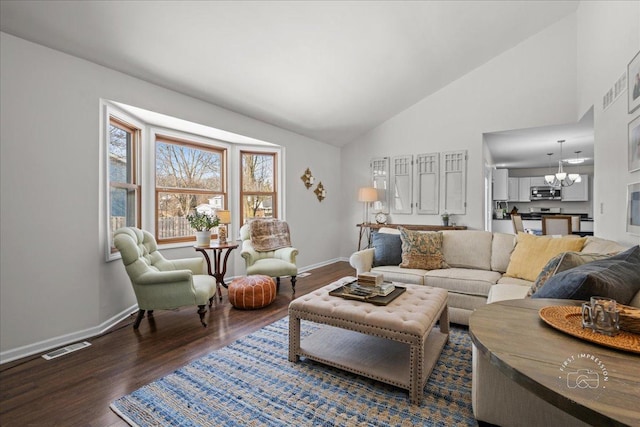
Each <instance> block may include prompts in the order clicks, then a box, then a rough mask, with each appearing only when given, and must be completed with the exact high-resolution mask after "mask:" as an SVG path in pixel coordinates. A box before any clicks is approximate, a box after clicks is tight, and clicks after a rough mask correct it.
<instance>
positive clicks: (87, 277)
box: [0, 33, 342, 361]
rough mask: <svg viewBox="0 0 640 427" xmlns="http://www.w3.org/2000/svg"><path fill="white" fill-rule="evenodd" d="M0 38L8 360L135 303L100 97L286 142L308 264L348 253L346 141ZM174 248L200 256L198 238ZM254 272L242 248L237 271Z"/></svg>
mask: <svg viewBox="0 0 640 427" xmlns="http://www.w3.org/2000/svg"><path fill="white" fill-rule="evenodd" d="M0 43H1V49H0V54H1V57H0V58H1V60H0V66H1V68H0V84H1V86H0V92H1V93H2V97H1V105H0V106H1V121H2V128H1V133H0V141H1V142H0V150H1V151H0V153H1V155H0V157H1V183H2V192H1V200H0V207H1V222H0V224H1V238H0V245H1V248H0V254H1V265H0V274H1V275H0V277H1V280H0V358H1V359H2V361H7V360H8V359H10V358H12V357H14V356H16V355H23V354H26V353H30V352H34V351H39V350H42V349H43V348H46V347H51V346H55V345H59V344H61V343H62V342H63V341H72V340H74V339H79V338H84V337H85V336H87V335H90V334H92V333H95V332H96V331H98V330H100V329H101V328H102V327H105V326H108V324H109V321H110V319H112V318H113V317H114V316H116V318H117V316H120V315H122V313H123V311H124V310H126V309H128V308H130V307H131V306H132V305H133V304H135V298H134V296H133V292H132V290H131V286H130V285H129V282H128V278H127V277H126V275H125V273H124V269H123V266H122V264H121V262H120V261H115V262H111V263H106V262H105V261H104V254H103V252H102V251H103V247H104V245H103V243H102V239H104V236H103V235H102V233H101V231H100V230H101V229H102V227H101V225H100V224H99V207H100V201H99V176H98V167H99V132H100V129H99V117H100V111H99V107H100V102H99V100H100V98H105V99H110V100H114V101H119V102H123V103H125V104H129V105H134V106H137V107H141V108H145V109H148V110H152V111H156V112H159V113H162V114H167V115H170V116H174V117H178V118H181V119H185V120H190V121H193V122H196V123H200V124H204V125H207V126H212V127H216V128H219V129H224V130H226V131H230V132H235V133H239V134H243V135H246V136H250V137H253V138H257V139H261V140H264V141H269V142H273V143H276V144H279V145H281V146H283V147H285V153H286V154H285V161H286V163H285V171H284V172H285V176H286V178H287V179H286V180H285V182H286V184H285V186H286V194H287V204H286V215H287V217H286V219H287V221H288V222H289V224H290V227H291V233H292V239H293V242H294V244H295V245H296V246H297V247H298V248H299V249H300V255H299V258H298V259H299V266H300V267H301V268H305V267H308V266H313V265H317V264H322V263H326V262H328V261H330V260H333V259H335V258H336V256H337V255H338V254H337V251H336V250H335V246H336V243H335V242H336V241H338V240H339V231H340V230H339V228H338V226H337V224H338V222H339V220H340V219H341V218H342V215H341V212H340V211H341V209H340V206H341V204H340V201H341V199H340V197H339V195H340V194H341V179H340V173H339V169H340V168H339V165H340V150H339V149H337V148H336V147H333V146H330V145H327V144H324V143H320V142H317V141H314V140H311V139H309V138H306V137H303V136H300V135H297V134H294V133H291V132H288V131H285V130H282V129H279V128H276V127H274V126H271V125H268V124H265V123H263V122H259V121H256V120H253V119H250V118H247V117H245V116H242V115H238V114H235V113H233V112H230V111H228V110H224V109H222V108H219V107H216V106H214V105H211V104H209V103H206V102H203V101H200V100H197V99H194V98H191V97H188V96H184V95H181V94H179V93H176V92H173V91H170V90H166V89H164V88H161V87H158V86H155V85H152V84H149V83H146V82H144V81H142V80H139V79H135V78H132V77H130V76H127V75H125V74H122V73H118V72H115V71H113V70H110V69H107V68H104V67H101V66H98V65H95V64H93V63H90V62H87V61H84V60H81V59H78V58H75V57H73V56H69V55H66V54H63V53H60V52H58V51H55V50H51V49H48V48H45V47H42V46H40V45H37V44H33V43H30V42H27V41H25V40H22V39H19V38H16V37H13V36H11V35H8V34H5V33H2V34H1V39H0ZM306 167H310V168H311V170H312V171H313V174H314V176H315V177H316V179H318V180H321V181H322V182H323V184H324V185H325V187H326V189H327V193H328V194H327V198H326V199H325V200H324V201H323V202H322V203H319V202H318V201H317V199H316V197H315V195H314V194H313V192H312V189H311V190H307V189H305V187H304V185H303V183H302V181H300V179H299V176H300V175H302V173H303V172H304V170H305V168H306ZM236 230H237V227H236ZM165 255H167V256H168V257H169V258H178V257H183V256H199V255H197V254H196V253H195V252H194V251H193V249H192V248H183V249H177V250H170V251H165ZM243 272H244V263H243V262H242V261H241V259H240V257H239V251H238V250H236V251H234V253H233V255H232V259H231V260H230V265H229V270H228V276H233V275H238V274H243ZM284 289H287V287H286V286H285V288H284ZM195 320H197V319H194V322H195V323H194V327H195V326H196V324H197V321H195Z"/></svg>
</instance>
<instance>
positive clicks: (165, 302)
mask: <svg viewBox="0 0 640 427" xmlns="http://www.w3.org/2000/svg"><path fill="white" fill-rule="evenodd" d="M114 243H115V246H116V248H118V250H119V251H120V254H121V255H122V262H123V264H124V266H125V269H126V270H127V274H128V275H129V279H131V285H132V286H133V291H134V292H135V294H136V299H137V300H138V308H139V311H138V317H137V318H136V321H135V323H134V324H133V329H138V326H140V322H141V321H142V318H143V317H144V313H145V311H148V312H149V315H151V314H152V313H153V310H155V309H159V310H162V309H173V308H178V307H182V306H185V305H197V306H198V314H199V315H200V322H201V323H202V325H203V326H207V324H206V323H205V322H204V314H205V313H206V312H207V309H206V304H207V301H208V302H209V307H211V304H212V301H213V297H214V295H215V291H216V281H215V279H214V278H213V277H211V276H209V275H206V274H202V273H203V272H204V259H203V258H186V259H174V260H168V259H166V258H165V257H163V256H162V254H161V253H160V252H159V251H158V245H157V243H156V240H155V239H154V237H153V236H152V235H151V233H149V232H147V231H144V230H140V229H138V228H135V227H124V228H120V229H118V230H116V232H115V234H114Z"/></svg>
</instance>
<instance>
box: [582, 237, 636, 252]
mask: <svg viewBox="0 0 640 427" xmlns="http://www.w3.org/2000/svg"><path fill="white" fill-rule="evenodd" d="M627 249H629V248H628V247H624V246H621V245H620V244H619V243H617V242H614V241H613V240H607V239H602V238H600V237H595V236H589V237H587V241H586V242H585V243H584V247H583V248H582V252H585V253H590V254H609V255H615V254H617V253H618V252H623V251H626V250H627Z"/></svg>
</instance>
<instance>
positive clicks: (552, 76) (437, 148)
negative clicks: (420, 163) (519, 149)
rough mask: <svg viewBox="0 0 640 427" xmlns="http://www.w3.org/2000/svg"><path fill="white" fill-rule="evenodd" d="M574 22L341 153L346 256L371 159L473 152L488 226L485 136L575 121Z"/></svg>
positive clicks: (479, 220)
mask: <svg viewBox="0 0 640 427" xmlns="http://www.w3.org/2000/svg"><path fill="white" fill-rule="evenodd" d="M575 82H576V21H575V15H571V16H569V17H567V18H565V19H562V20H561V21H559V22H557V23H555V24H553V25H551V26H550V27H548V28H547V29H545V30H543V31H542V32H540V33H538V34H536V35H534V36H532V37H531V38H529V39H528V40H525V41H524V42H522V43H521V44H519V45H517V46H515V47H514V48H512V49H510V50H509V51H507V52H505V53H503V54H502V55H500V56H498V57H496V58H493V59H492V60H491V61H489V62H487V63H486V64H484V65H482V66H480V67H478V68H477V69H475V70H474V71H472V72H470V73H469V74H467V75H465V76H463V77H462V78H460V79H458V80H456V81H455V82H453V83H451V84H450V85H448V86H447V87H445V88H443V89H441V90H440V91H439V92H437V93H435V94H433V95H431V96H429V97H427V98H425V99H423V100H422V101H420V102H419V103H417V104H415V105H413V106H412V107H410V108H408V109H407V110H405V111H404V112H402V113H400V114H398V115H397V116H395V117H393V118H392V119H390V120H388V121H387V122H386V123H383V124H382V125H380V126H378V127H377V128H375V129H374V130H372V131H371V132H369V133H367V134H366V135H364V136H362V137H361V138H359V139H358V140H356V141H354V142H353V143H351V144H349V145H347V146H345V147H344V148H343V150H342V176H343V179H344V183H345V184H344V185H345V194H344V206H345V207H349V211H348V215H347V216H348V217H349V218H350V219H351V220H350V221H348V222H349V223H348V224H346V228H345V230H344V232H345V233H347V234H346V235H347V236H348V237H350V240H349V241H348V242H346V246H343V247H342V252H343V254H345V255H346V254H349V253H351V252H353V250H354V248H355V247H357V235H356V230H355V227H354V225H355V224H357V223H358V222H361V220H360V218H361V212H362V210H361V209H362V206H360V205H359V204H358V202H356V201H355V200H356V197H355V195H356V192H357V188H358V187H361V186H364V185H366V184H367V183H368V182H369V177H368V174H369V172H368V171H369V170H368V163H369V160H370V159H371V158H372V157H377V156H395V155H405V154H414V155H415V154H419V153H428V152H441V151H450V150H461V149H466V150H468V155H469V160H468V167H467V214H466V215H465V216H456V222H457V223H458V224H460V225H467V226H468V227H470V228H473V229H484V216H483V201H484V184H483V180H484V178H483V177H484V174H483V166H484V162H485V160H484V158H483V157H484V154H483V136H482V134H483V133H487V132H495V131H501V130H509V129H523V128H530V127H537V126H546V125H554V124H562V123H569V122H574V121H576V116H577V112H576V108H575V105H576V103H575V99H576V83H575ZM392 221H393V222H394V223H408V224H440V217H439V215H415V214H414V215H394V216H393V217H392Z"/></svg>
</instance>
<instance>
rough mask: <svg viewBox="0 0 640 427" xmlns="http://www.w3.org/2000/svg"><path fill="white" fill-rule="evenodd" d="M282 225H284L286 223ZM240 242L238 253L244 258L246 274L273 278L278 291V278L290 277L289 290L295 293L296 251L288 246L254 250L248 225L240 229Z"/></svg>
mask: <svg viewBox="0 0 640 427" xmlns="http://www.w3.org/2000/svg"><path fill="white" fill-rule="evenodd" d="M273 221H277V220H273ZM282 222H284V221H282ZM284 224H285V225H286V223H284ZM287 230H288V226H287ZM240 240H242V252H240V255H241V256H242V258H244V261H245V265H246V268H247V274H249V275H251V274H264V275H265V276H269V277H275V279H276V286H277V289H280V277H281V276H290V277H291V289H292V290H293V292H295V291H296V275H297V274H298V267H297V266H296V255H298V249H296V248H293V247H290V246H289V247H283V248H278V249H275V250H267V251H258V250H256V248H254V245H253V243H252V241H251V225H250V223H249V224H245V225H243V226H242V227H241V228H240Z"/></svg>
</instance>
